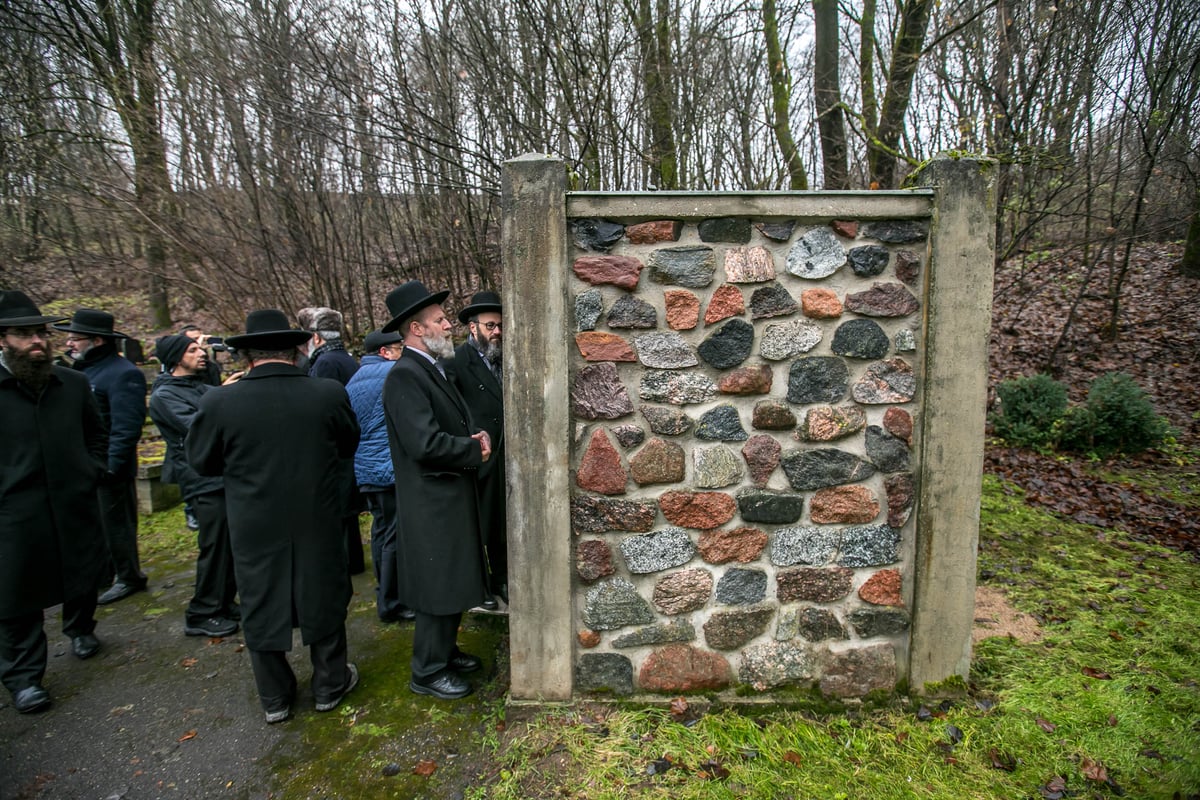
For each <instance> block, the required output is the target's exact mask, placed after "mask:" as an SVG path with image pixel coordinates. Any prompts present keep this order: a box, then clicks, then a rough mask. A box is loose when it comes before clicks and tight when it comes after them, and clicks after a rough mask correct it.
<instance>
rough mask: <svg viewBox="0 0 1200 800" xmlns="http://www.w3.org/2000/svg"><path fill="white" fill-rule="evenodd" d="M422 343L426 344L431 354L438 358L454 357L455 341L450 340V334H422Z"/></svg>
mask: <svg viewBox="0 0 1200 800" xmlns="http://www.w3.org/2000/svg"><path fill="white" fill-rule="evenodd" d="M421 343H422V344H424V345H425V349H426V350H428V351H429V353H430V355H433V356H436V357H438V358H454V342H452V341H450V337H449V336H438V337H433V336H422V337H421Z"/></svg>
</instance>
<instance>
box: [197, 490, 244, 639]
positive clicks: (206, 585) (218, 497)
mask: <svg viewBox="0 0 1200 800" xmlns="http://www.w3.org/2000/svg"><path fill="white" fill-rule="evenodd" d="M191 504H192V509H193V511H194V512H195V514H196V519H197V520H199V522H200V530H199V531H197V536H196V541H197V544H198V546H199V547H200V555H199V556H198V557H197V558H196V589H195V591H194V592H193V593H192V600H191V602H190V603H188V607H187V611H186V612H184V616H185V617H186V619H187V621H188V624H190V625H198V624H200V623H201V622H204V620H206V619H208V618H209V617H228V615H229V613H230V612H231V611H232V610H233V607H234V598H235V596H236V595H237V581H236V579H235V578H234V574H233V548H232V547H230V545H229V518H228V517H227V516H226V515H225V493H224V492H212V493H210V494H202V495H200V496H198V497H193V498H191Z"/></svg>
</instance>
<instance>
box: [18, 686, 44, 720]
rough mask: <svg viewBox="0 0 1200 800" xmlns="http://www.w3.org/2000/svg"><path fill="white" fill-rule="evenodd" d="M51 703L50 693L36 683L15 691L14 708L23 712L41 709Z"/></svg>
mask: <svg viewBox="0 0 1200 800" xmlns="http://www.w3.org/2000/svg"><path fill="white" fill-rule="evenodd" d="M48 705H50V693H49V692H47V691H46V690H45V689H43V688H42V687H40V686H38V685H36V684H34V685H33V686H26V687H25V688H24V689H18V690H17V691H15V692H13V708H15V709H16V710H17V711H19V712H20V713H22V714H30V713H32V712H34V711H41V710H42V709H43V708H45V707H46V706H48Z"/></svg>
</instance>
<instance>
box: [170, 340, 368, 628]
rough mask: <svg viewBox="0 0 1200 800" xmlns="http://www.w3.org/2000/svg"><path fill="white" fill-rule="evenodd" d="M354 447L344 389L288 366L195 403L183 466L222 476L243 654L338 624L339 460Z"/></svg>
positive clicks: (252, 375)
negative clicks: (295, 629) (296, 631)
mask: <svg viewBox="0 0 1200 800" xmlns="http://www.w3.org/2000/svg"><path fill="white" fill-rule="evenodd" d="M357 446H358V422H357V421H356V420H355V418H354V411H353V410H352V409H351V408H350V399H349V397H347V396H346V390H345V389H344V388H342V386H341V385H339V384H338V383H337V382H336V381H331V380H326V379H324V378H309V377H308V376H306V375H305V374H304V373H303V372H302V371H301V370H299V369H297V368H296V367H293V366H292V365H290V364H281V363H267V364H261V365H259V366H256V367H254V368H253V369H251V370H250V372H248V373H247V374H246V375H245V377H243V378H242V379H241V380H240V381H238V382H237V383H235V384H231V385H229V386H222V387H219V388H215V389H213V390H212V391H210V392H208V393H206V394H205V395H204V397H203V398H201V400H200V411H199V412H198V413H197V414H196V416H195V417H194V418H193V420H192V427H191V429H190V430H189V431H188V436H187V440H186V450H187V456H188V461H189V462H190V463H191V465H192V467H193V468H194V469H195V470H196V471H197V472H199V473H200V474H201V475H221V476H223V477H224V478H225V502H226V509H227V511H228V515H229V540H230V543H231V545H232V548H233V565H234V572H235V573H236V575H237V585H238V594H239V596H240V597H241V603H242V626H243V627H244V628H245V631H246V645H247V646H248V647H249V648H250V649H252V650H290V649H291V646H292V628H293V626H294V625H298V626H299V628H300V633H301V635H302V637H303V641H304V643H305V644H311V643H312V642H315V641H319V640H321V639H324V638H325V637H326V636H329V635H331V634H333V633H335V632H337V630H338V628H339V627H340V626H341V625H343V624H344V623H345V620H346V607H347V605H348V604H349V602H350V595H351V587H350V574H349V572H348V570H347V566H346V537H345V535H344V534H343V532H342V521H341V517H342V513H343V509H344V503H343V498H342V496H341V494H340V490H341V482H340V481H341V471H340V463H339V462H340V460H341V459H346V458H350V457H352V456H353V455H354V450H355V448H356V447H357ZM293 610H294V613H295V618H294V619H293Z"/></svg>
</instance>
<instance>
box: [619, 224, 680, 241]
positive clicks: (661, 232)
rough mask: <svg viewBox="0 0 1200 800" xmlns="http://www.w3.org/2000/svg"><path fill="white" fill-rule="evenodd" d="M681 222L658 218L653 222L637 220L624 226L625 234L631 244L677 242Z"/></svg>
mask: <svg viewBox="0 0 1200 800" xmlns="http://www.w3.org/2000/svg"><path fill="white" fill-rule="evenodd" d="M682 229H683V223H682V222H679V221H678V220H673V219H660V220H655V221H654V222H639V223H638V224H637V225H627V226H625V236H626V237H627V238H628V239H629V241H630V242H632V243H633V244H654V243H655V242H677V241H679V232H680V231H681V230H682Z"/></svg>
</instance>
